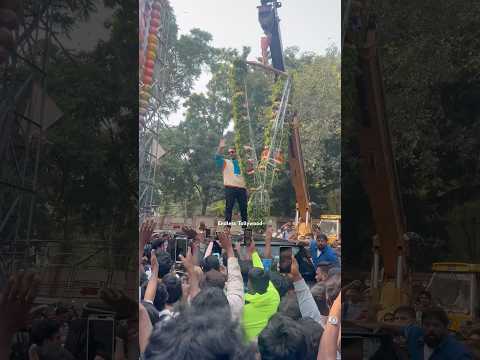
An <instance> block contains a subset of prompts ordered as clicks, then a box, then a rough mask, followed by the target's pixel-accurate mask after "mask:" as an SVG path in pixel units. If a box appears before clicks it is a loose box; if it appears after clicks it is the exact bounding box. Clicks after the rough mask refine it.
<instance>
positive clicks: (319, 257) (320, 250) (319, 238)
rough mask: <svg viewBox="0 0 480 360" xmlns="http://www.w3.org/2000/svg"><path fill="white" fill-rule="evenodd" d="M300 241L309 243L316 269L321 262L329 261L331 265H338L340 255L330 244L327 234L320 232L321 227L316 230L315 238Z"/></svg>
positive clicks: (305, 243)
mask: <svg viewBox="0 0 480 360" xmlns="http://www.w3.org/2000/svg"><path fill="white" fill-rule="evenodd" d="M300 243H303V244H304V245H307V243H308V246H309V248H310V256H311V257H312V262H313V266H314V267H315V270H316V269H317V267H318V264H319V263H321V262H328V263H330V264H331V265H334V266H335V265H338V257H337V254H336V253H335V251H333V249H332V248H331V247H330V246H329V245H328V239H327V236H326V235H325V234H322V233H321V232H320V229H317V230H315V232H314V238H313V239H312V240H310V241H308V240H301V241H300Z"/></svg>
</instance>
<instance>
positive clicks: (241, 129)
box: [230, 59, 289, 231]
mask: <svg viewBox="0 0 480 360" xmlns="http://www.w3.org/2000/svg"><path fill="white" fill-rule="evenodd" d="M247 75H248V67H247V64H246V63H245V61H243V60H242V59H236V60H235V61H234V62H233V67H232V69H231V72H230V88H231V89H232V93H233V98H232V113H233V122H234V130H235V147H236V150H237V153H238V155H239V163H240V170H241V172H242V174H243V176H244V178H245V183H246V186H247V189H248V190H249V192H250V194H249V195H250V196H249V201H248V218H249V222H258V223H260V222H262V223H263V225H262V226H252V228H253V229H254V230H255V231H262V230H264V229H265V227H266V222H267V218H268V217H269V216H270V201H269V194H267V193H265V192H263V193H261V192H260V191H258V190H256V189H254V186H255V183H254V175H249V174H247V169H248V157H249V153H248V152H247V151H246V150H245V145H248V146H252V147H254V146H255V144H250V132H249V123H248V113H247V108H246V104H247V99H246V94H245V81H246V78H247ZM284 86H285V81H284V80H278V81H276V82H275V84H274V85H273V88H272V95H271V97H270V105H269V106H268V107H267V108H266V109H265V111H264V115H265V116H264V118H265V120H264V136H263V146H262V149H263V148H264V147H265V146H268V147H269V146H270V140H271V139H270V138H271V135H272V129H273V124H274V121H275V118H276V111H278V110H279V106H280V102H281V100H282V93H283V87H284ZM287 111H288V109H287ZM287 116H288V114H287ZM288 135H289V127H288V126H287V125H285V128H284V134H283V140H285V139H288ZM278 136H280V134H278ZM280 140H281V139H278V141H280ZM287 148H288V141H284V144H283V155H284V158H285V161H284V163H283V164H281V165H278V166H277V168H278V169H279V170H281V169H285V166H286V165H285V163H286V154H287ZM273 155H274V154H273ZM259 160H260V161H261V159H259ZM252 190H253V191H252ZM261 196H263V197H264V198H265V199H266V200H264V201H262V203H264V204H265V206H263V207H259V206H258V205H257V204H258V203H259V201H258V198H259V197H261Z"/></svg>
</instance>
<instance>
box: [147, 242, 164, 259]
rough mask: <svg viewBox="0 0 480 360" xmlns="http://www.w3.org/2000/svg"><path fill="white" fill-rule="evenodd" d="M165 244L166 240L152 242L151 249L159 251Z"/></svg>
mask: <svg viewBox="0 0 480 360" xmlns="http://www.w3.org/2000/svg"><path fill="white" fill-rule="evenodd" d="M163 242H164V240H162V239H155V240H152V242H151V244H150V247H151V249H152V250H157V249H158V248H159V247H161V246H162V244H163ZM157 256H158V255H157Z"/></svg>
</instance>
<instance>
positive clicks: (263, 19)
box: [258, 0, 312, 237]
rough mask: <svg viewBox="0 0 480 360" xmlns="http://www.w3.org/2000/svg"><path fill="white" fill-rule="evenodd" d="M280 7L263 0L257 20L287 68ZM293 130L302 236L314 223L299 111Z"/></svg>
mask: <svg viewBox="0 0 480 360" xmlns="http://www.w3.org/2000/svg"><path fill="white" fill-rule="evenodd" d="M279 7H281V3H280V2H278V1H275V0H261V5H260V6H258V20H259V22H260V25H261V27H262V29H263V31H264V33H265V35H266V36H267V37H268V42H267V43H268V45H269V48H270V57H271V59H272V67H273V68H274V69H275V70H277V71H281V72H282V73H283V72H285V61H284V58H283V48H282V39H281V34H280V27H279V22H280V19H279V17H278V13H277V8H279ZM291 130H292V131H291V132H290V137H289V139H288V152H289V160H288V162H289V165H290V173H291V181H292V185H293V188H294V190H295V198H296V202H297V209H296V224H297V232H298V235H299V236H300V237H305V236H307V235H310V234H311V233H312V227H311V220H310V217H311V209H310V196H309V194H308V187H307V181H306V177H305V168H304V165H303V164H304V163H303V154H302V146H301V142H300V132H299V120H298V117H297V115H296V114H295V115H294V116H293V119H292V121H291Z"/></svg>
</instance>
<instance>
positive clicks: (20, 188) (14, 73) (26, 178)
mask: <svg viewBox="0 0 480 360" xmlns="http://www.w3.org/2000/svg"><path fill="white" fill-rule="evenodd" d="M33 4H34V5H32V8H29V9H28V14H26V16H25V17H24V21H23V23H22V24H20V25H19V27H18V28H17V29H16V30H15V39H16V44H15V47H14V48H13V49H12V51H11V56H10V57H9V59H8V60H7V61H6V62H5V63H4V64H2V65H0V70H1V73H2V75H1V76H2V78H1V82H0V246H1V248H2V252H3V251H4V250H5V251H8V252H9V253H11V254H12V253H13V254H15V253H17V252H18V251H17V249H16V245H17V240H19V239H21V240H22V241H26V245H27V247H28V246H29V245H30V239H31V237H32V235H33V234H32V232H33V228H34V227H33V219H34V214H35V203H36V196H37V177H38V172H39V168H40V166H41V158H42V147H43V145H44V143H45V131H46V130H47V129H48V128H49V127H50V126H51V125H52V124H53V123H54V122H56V121H57V120H58V119H59V118H60V117H61V112H60V110H59V109H58V108H57V107H56V105H55V103H54V102H53V101H52V100H51V99H50V98H49V97H48V95H47V93H46V86H47V67H48V62H49V50H50V49H49V48H50V44H51V40H52V31H51V28H50V26H51V21H50V8H49V7H50V6H49V5H48V2H47V3H44V2H33ZM22 247H23V246H22ZM27 258H28V256H27V255H25V256H24V257H22V256H19V257H18V258H15V257H13V258H12V257H10V258H9V259H8V260H9V264H8V266H5V264H3V266H4V267H6V268H7V269H9V270H13V269H14V268H15V267H18V266H27V265H28V264H27Z"/></svg>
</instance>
